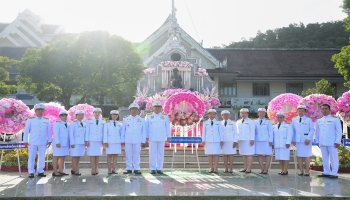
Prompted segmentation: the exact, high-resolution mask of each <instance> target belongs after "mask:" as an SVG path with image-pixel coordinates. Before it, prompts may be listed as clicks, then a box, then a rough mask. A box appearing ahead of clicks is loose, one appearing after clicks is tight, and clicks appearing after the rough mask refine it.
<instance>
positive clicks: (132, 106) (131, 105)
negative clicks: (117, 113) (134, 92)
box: [129, 103, 140, 110]
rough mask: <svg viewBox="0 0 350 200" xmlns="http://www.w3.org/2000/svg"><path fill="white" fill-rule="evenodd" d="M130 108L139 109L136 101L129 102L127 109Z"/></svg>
mask: <svg viewBox="0 0 350 200" xmlns="http://www.w3.org/2000/svg"><path fill="white" fill-rule="evenodd" d="M131 108H137V109H140V106H139V104H137V103H132V104H130V106H129V110H130V109H131Z"/></svg>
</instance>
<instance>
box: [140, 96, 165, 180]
mask: <svg viewBox="0 0 350 200" xmlns="http://www.w3.org/2000/svg"><path fill="white" fill-rule="evenodd" d="M152 106H153V113H152V114H149V115H147V116H146V119H145V122H146V129H147V136H146V137H147V142H148V143H149V168H150V170H151V174H155V173H158V174H163V171H162V170H163V160H164V145H165V141H169V139H170V137H171V133H170V124H169V117H168V115H165V114H163V113H161V112H162V106H163V103H162V102H160V101H155V102H153V104H152Z"/></svg>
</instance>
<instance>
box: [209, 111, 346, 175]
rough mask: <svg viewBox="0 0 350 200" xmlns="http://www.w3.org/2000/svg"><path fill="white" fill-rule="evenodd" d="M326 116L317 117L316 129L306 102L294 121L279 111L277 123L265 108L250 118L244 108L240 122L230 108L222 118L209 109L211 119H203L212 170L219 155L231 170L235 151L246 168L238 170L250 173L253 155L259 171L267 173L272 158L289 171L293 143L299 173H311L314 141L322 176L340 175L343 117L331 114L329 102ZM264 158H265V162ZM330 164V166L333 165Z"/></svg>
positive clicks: (282, 168) (230, 170)
mask: <svg viewBox="0 0 350 200" xmlns="http://www.w3.org/2000/svg"><path fill="white" fill-rule="evenodd" d="M321 108H322V114H323V117H322V118H320V119H318V120H317V123H316V130H315V129H314V125H313V122H312V120H311V119H310V118H308V117H306V116H305V113H306V106H305V105H299V106H298V107H297V109H298V116H297V117H295V118H294V119H293V121H292V123H291V124H287V123H286V122H284V119H285V114H284V113H283V112H278V113H277V114H276V118H277V120H278V123H276V124H274V125H273V124H272V123H271V121H270V120H268V119H266V109H265V108H259V109H258V119H256V120H251V119H249V117H248V115H249V110H248V109H247V108H242V109H241V110H240V117H241V119H239V120H238V121H237V122H234V121H232V120H230V119H229V118H230V112H229V111H228V110H224V111H222V112H221V115H222V118H223V120H222V121H221V122H220V121H217V120H216V117H217V116H216V115H217V114H216V110H215V109H210V110H209V111H208V116H209V119H208V120H207V121H205V122H204V123H203V135H202V141H203V145H204V147H205V154H206V155H208V162H209V167H210V169H209V173H218V162H219V155H220V154H221V155H223V158H224V166H225V170H224V173H232V168H233V167H232V166H233V159H234V154H236V153H237V151H236V147H237V146H238V147H239V153H240V154H241V155H242V156H243V161H244V168H243V169H242V170H239V172H244V173H251V172H252V171H251V170H252V161H253V155H257V156H258V160H259V165H260V174H268V170H269V168H270V163H271V159H272V156H273V152H274V156H275V160H278V161H279V164H280V168H281V171H280V172H279V173H278V174H280V175H288V165H289V160H290V154H291V152H290V149H291V146H292V145H294V146H296V157H297V160H298V165H299V173H298V175H299V176H310V170H309V167H310V157H311V156H312V143H313V141H314V138H315V141H316V143H317V145H318V146H319V147H320V148H321V151H322V158H323V166H324V172H323V174H321V175H319V177H329V178H338V175H337V173H338V168H339V160H338V152H337V148H338V147H339V145H340V143H341V137H342V130H341V125H340V120H339V119H338V118H335V117H332V116H331V115H330V105H328V104H323V105H322V107H321ZM264 160H265V162H264ZM330 166H331V167H330Z"/></svg>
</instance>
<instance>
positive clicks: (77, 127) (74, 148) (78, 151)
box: [68, 110, 85, 176]
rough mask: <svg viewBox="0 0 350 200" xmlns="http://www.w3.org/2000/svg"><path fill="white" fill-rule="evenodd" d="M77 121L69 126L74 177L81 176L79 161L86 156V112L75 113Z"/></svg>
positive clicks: (78, 111)
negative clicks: (84, 120) (84, 121)
mask: <svg viewBox="0 0 350 200" xmlns="http://www.w3.org/2000/svg"><path fill="white" fill-rule="evenodd" d="M75 118H76V120H75V121H74V122H72V123H70V124H69V128H68V130H69V143H70V156H71V157H72V170H71V173H72V175H77V176H80V175H81V173H79V160H80V157H81V156H84V154H85V124H84V123H83V121H82V120H83V119H84V111H82V110H77V111H75Z"/></svg>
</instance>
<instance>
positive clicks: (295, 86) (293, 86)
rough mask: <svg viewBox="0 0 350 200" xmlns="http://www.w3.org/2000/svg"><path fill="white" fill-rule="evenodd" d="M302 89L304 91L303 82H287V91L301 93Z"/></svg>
mask: <svg viewBox="0 0 350 200" xmlns="http://www.w3.org/2000/svg"><path fill="white" fill-rule="evenodd" d="M302 91H303V84H302V83H287V84H286V92H287V93H293V94H301V92H302Z"/></svg>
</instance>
